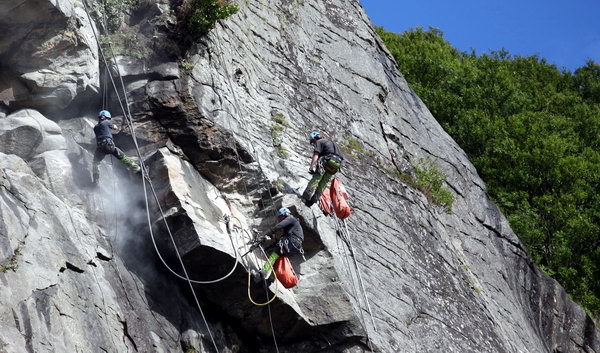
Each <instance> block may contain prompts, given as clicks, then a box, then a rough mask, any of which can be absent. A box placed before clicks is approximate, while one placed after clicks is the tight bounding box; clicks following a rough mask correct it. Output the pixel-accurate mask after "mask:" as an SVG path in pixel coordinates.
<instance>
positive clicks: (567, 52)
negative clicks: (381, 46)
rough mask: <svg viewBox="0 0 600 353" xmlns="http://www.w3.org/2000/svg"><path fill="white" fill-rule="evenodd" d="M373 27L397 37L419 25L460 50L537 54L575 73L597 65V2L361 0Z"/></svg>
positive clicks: (599, 6) (599, 28) (599, 56)
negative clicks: (589, 64)
mask: <svg viewBox="0 0 600 353" xmlns="http://www.w3.org/2000/svg"><path fill="white" fill-rule="evenodd" d="M360 3H361V4H362V6H363V7H364V9H365V10H366V12H367V14H368V15H369V17H370V18H371V21H372V22H373V24H375V25H377V26H383V27H384V28H385V29H386V30H388V31H391V32H397V33H401V32H403V31H406V30H408V29H409V28H414V27H416V26H422V27H423V28H428V27H429V26H433V27H436V28H439V29H441V30H442V31H443V32H444V38H445V39H446V40H447V41H449V42H450V43H451V44H452V45H453V46H454V47H456V48H458V49H459V50H463V51H470V49H471V48H473V49H475V51H476V52H477V54H478V55H481V54H482V53H485V52H489V50H500V49H502V48H505V49H507V50H508V51H509V52H510V53H511V54H513V55H522V56H530V55H533V54H538V55H539V56H540V57H542V58H545V59H546V60H547V61H548V62H549V63H550V64H555V65H556V66H557V67H558V68H559V69H562V68H565V69H567V70H570V71H574V70H575V69H577V68H578V67H580V66H583V65H584V64H585V62H586V60H587V59H592V60H594V61H595V62H596V63H600V0H546V1H542V0H520V1H519V0H502V1H501V0H456V1H449V0H420V1H419V0H360Z"/></svg>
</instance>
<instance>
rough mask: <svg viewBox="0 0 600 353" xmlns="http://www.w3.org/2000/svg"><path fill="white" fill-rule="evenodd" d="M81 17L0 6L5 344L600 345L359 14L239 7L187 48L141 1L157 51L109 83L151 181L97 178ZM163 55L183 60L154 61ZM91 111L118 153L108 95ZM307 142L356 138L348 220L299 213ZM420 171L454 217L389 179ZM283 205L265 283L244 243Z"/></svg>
mask: <svg viewBox="0 0 600 353" xmlns="http://www.w3.org/2000/svg"><path fill="white" fill-rule="evenodd" d="M77 4H78V3H77V2H75V1H71V0H59V1H56V0H52V1H50V0H36V1H33V0H27V1H5V2H3V3H2V4H0V15H1V16H2V19H4V18H6V21H4V20H3V21H2V22H0V23H2V25H0V26H2V27H3V26H5V25H6V26H8V25H12V26H16V27H15V28H19V30H18V31H17V32H16V33H17V34H16V35H15V36H14V38H12V37H11V38H2V39H1V40H0V57H1V58H2V67H1V69H2V78H3V80H0V81H2V82H3V85H4V86H5V87H3V88H2V91H1V93H0V97H1V98H2V101H3V104H4V105H3V106H1V107H0V108H1V109H0V142H1V144H0V281H1V282H2V286H1V287H0V303H1V304H0V352H78V351H83V352H135V351H137V352H187V351H188V349H192V348H193V349H195V351H197V352H213V351H215V348H214V347H213V342H214V344H215V345H216V346H217V349H218V351H220V352H275V351H279V352H290V353H291V352H366V351H376V352H442V351H444V352H445V351H456V352H532V353H533V352H535V353H537V352H600V333H599V331H598V329H597V328H596V327H595V325H594V323H593V321H592V320H591V319H590V318H589V317H588V316H586V314H585V313H584V311H583V310H582V309H581V308H580V307H578V306H577V305H576V304H575V303H573V302H571V301H570V300H569V299H568V297H567V295H566V293H565V292H564V290H563V289H562V288H561V287H560V286H559V285H558V284H557V283H556V282H555V281H554V280H552V279H551V278H549V277H548V276H546V275H545V274H543V273H542V272H541V271H540V270H539V269H537V268H536V267H535V265H534V264H533V263H532V261H531V258H530V257H529V255H528V254H527V252H526V250H525V249H524V248H523V246H522V244H521V243H520V241H519V240H518V238H517V237H516V236H515V235H514V233H513V232H512V230H511V229H510V227H509V225H508V223H507V221H506V219H505V218H504V216H503V215H502V214H501V213H500V211H499V210H498V209H497V207H496V206H495V205H494V204H493V203H491V202H490V201H489V199H488V198H487V195H486V190H485V185H484V183H483V182H482V180H481V179H480V178H479V177H478V175H477V172H476V170H475V169H474V167H473V166H472V164H471V163H470V162H469V161H468V159H467V157H466V155H465V154H464V152H463V151H462V150H461V149H460V148H459V147H458V146H457V144H456V143H455V142H454V141H453V140H452V139H451V138H450V137H449V136H448V135H447V134H446V133H445V132H444V131H443V130H442V129H441V127H440V126H439V125H438V124H437V122H436V121H435V119H434V118H433V117H432V116H431V114H430V113H429V111H428V110H427V108H426V107H425V106H424V105H423V103H422V102H421V101H420V100H419V98H418V97H417V96H416V95H415V94H414V92H413V91H412V90H411V89H410V88H409V87H408V86H407V84H406V81H405V80H404V79H403V77H402V76H401V74H400V73H398V72H397V70H396V66H395V63H394V61H393V59H392V58H391V56H390V55H389V53H388V52H387V51H386V49H385V48H384V47H383V45H382V43H381V41H380V40H379V39H378V37H377V35H376V34H375V32H374V31H373V29H372V26H371V24H370V23H369V21H368V19H367V16H366V15H365V13H364V11H363V10H362V8H361V7H360V5H359V4H358V3H357V2H347V1H340V0H305V1H280V0H272V1H269V2H246V3H244V4H240V12H239V13H238V14H236V15H235V16H233V17H232V18H231V19H229V20H227V21H224V22H223V23H221V24H218V25H217V27H216V28H215V29H214V30H213V31H211V33H210V34H209V35H208V36H207V37H205V38H201V39H199V40H198V41H197V42H196V43H194V44H189V43H188V42H186V41H180V40H179V39H180V38H178V37H177V33H176V32H173V31H174V30H175V26H173V19H174V18H175V15H174V14H176V13H177V11H178V10H177V9H178V5H179V4H178V3H177V2H176V1H172V2H170V1H166V0H164V1H144V2H141V5H140V7H139V8H138V9H137V10H136V11H134V12H133V13H131V14H130V15H131V18H130V19H129V21H126V23H129V25H123V26H124V28H126V29H127V30H128V31H137V32H136V33H138V34H137V35H139V36H140V38H142V39H140V41H141V42H144V43H145V42H146V41H148V40H149V38H150V37H149V36H151V35H152V36H157V37H159V38H162V39H164V43H161V44H162V45H163V46H160V47H158V46H153V47H152V48H151V49H152V50H154V52H153V54H152V55H150V56H149V57H148V58H145V59H139V58H133V57H127V56H120V57H118V58H117V60H116V61H115V62H114V64H113V67H112V68H111V72H114V73H117V72H119V73H120V74H121V75H122V76H123V80H124V82H123V83H124V86H125V87H126V88H127V94H128V101H129V102H130V109H131V110H132V115H133V116H132V118H133V125H134V129H135V136H136V137H137V141H138V142H139V147H140V152H141V155H142V158H143V159H144V164H145V165H146V167H147V169H148V171H149V179H150V180H151V184H150V183H146V184H143V183H144V179H143V178H141V177H140V176H135V175H130V174H129V173H128V172H127V171H126V170H125V169H124V168H123V167H122V166H121V165H120V163H118V162H117V161H116V160H114V159H111V158H110V157H108V156H107V157H106V158H105V160H104V163H103V165H102V167H101V183H100V185H99V186H97V187H93V186H92V185H91V180H90V172H89V170H90V165H91V159H92V154H93V152H94V145H95V144H94V139H93V134H92V127H93V125H94V124H95V117H94V114H95V112H94V113H91V114H79V113H74V112H75V111H88V110H92V111H96V110H99V107H101V106H102V95H101V94H100V93H98V94H95V93H94V92H95V91H98V82H99V81H98V77H99V72H100V68H99V67H98V62H97V54H96V47H95V44H94V43H93V40H92V39H91V37H90V32H89V30H90V29H91V28H92V27H91V25H90V24H89V23H88V22H87V17H86V16H85V12H83V8H82V7H81V6H78V5H77ZM41 29H45V30H44V31H42V30H41ZM2 33H8V32H6V31H3V32H2ZM27 33H31V35H28V34H27ZM69 38H70V39H69ZM143 38H145V39H143ZM17 39H18V40H20V41H21V42H23V41H24V43H25V44H24V45H22V46H21V47H19V48H17V46H16V44H15V43H17ZM48 43H50V44H52V43H54V44H52V45H50V44H48ZM90 43H91V44H90ZM169 45H175V46H178V47H179V48H181V47H182V46H184V48H185V50H184V51H183V52H184V53H185V54H182V55H184V57H181V58H178V59H174V58H172V57H169V58H168V59H163V58H164V57H163V56H162V55H159V54H160V53H163V51H164V49H165V47H168V46H169ZM44 48H47V50H46V49H44ZM60 48H62V49H60ZM59 49H60V50H59ZM42 51H43V54H44V55H41V54H40V53H42ZM26 56H33V57H35V58H38V57H41V56H43V59H41V58H40V59H39V60H38V59H36V60H32V61H29V62H27V63H25V61H23V60H22V58H23V57H26ZM177 60H179V63H177ZM117 68H118V70H117ZM47 75H50V76H47ZM16 92H18V94H17V93H16ZM90 94H91V95H90ZM120 96H121V97H122V93H120ZM89 97H92V99H90V98H89ZM79 102H85V105H86V106H85V107H77V108H78V109H70V108H72V107H73V105H78V104H79ZM90 105H91V106H90ZM67 106H69V109H65V110H61V111H57V110H56V109H55V108H65V107H67ZM97 107H98V108H97ZM21 108H26V109H21ZM108 109H110V110H111V111H112V112H113V115H114V116H115V118H114V119H113V120H114V121H115V122H116V123H117V124H118V125H120V128H119V130H118V132H115V134H114V139H115V142H116V144H117V145H118V146H120V147H122V148H123V149H124V150H125V151H126V153H127V154H128V155H130V156H135V155H137V151H136V150H135V149H134V148H133V147H134V144H133V143H132V138H131V137H132V131H130V129H129V128H128V127H127V124H126V122H125V120H124V117H123V112H122V111H121V110H120V107H119V105H118V100H117V99H116V97H115V96H113V97H111V98H110V99H109V103H108ZM313 130H318V131H322V132H324V133H326V134H327V135H328V136H330V137H331V138H332V139H333V140H334V141H336V142H338V143H339V144H340V145H346V146H352V145H354V144H355V142H356V141H358V142H359V143H360V144H361V145H362V148H358V149H356V148H355V149H352V148H350V147H348V148H345V150H346V159H345V162H344V167H343V169H342V172H341V173H340V174H339V176H340V177H341V178H342V179H343V182H344V184H345V185H346V188H347V190H348V192H349V193H350V195H351V197H352V198H351V200H350V202H351V205H352V207H353V213H352V215H351V216H350V217H349V218H348V219H347V220H346V221H343V222H342V221H339V220H336V219H334V218H331V217H325V216H323V214H322V213H321V212H320V210H318V208H317V207H316V206H313V208H310V209H309V208H307V207H305V206H304V205H303V204H302V203H301V202H299V199H298V195H299V193H301V192H302V191H303V188H304V186H305V185H306V182H307V180H308V178H309V177H310V175H308V173H307V172H306V169H307V167H308V160H309V157H310V155H311V148H310V145H309V144H308V142H307V140H306V135H307V133H308V132H310V131H313ZM423 158H425V159H428V160H430V161H432V163H434V164H435V165H436V166H437V168H439V169H440V170H442V171H443V172H444V173H446V174H447V175H448V179H447V185H446V186H447V187H448V188H449V189H450V190H451V191H452V192H453V194H454V195H455V197H456V200H455V202H454V204H453V206H452V213H446V212H444V210H443V209H442V208H441V207H439V206H436V205H434V204H432V203H430V202H429V201H428V199H427V198H426V197H425V196H424V195H423V194H422V193H421V192H419V191H418V190H416V189H414V188H412V187H410V186H409V185H406V184H404V183H403V182H402V181H400V180H399V179H397V178H396V177H395V176H394V173H392V172H390V170H396V169H398V170H400V171H403V172H406V173H411V172H412V170H413V168H414V166H413V165H414V163H416V161H418V160H420V159H423ZM143 186H145V188H143ZM153 192H155V193H156V199H157V200H158V202H159V205H160V209H159V207H157V204H156V203H155V200H154V195H153ZM144 195H146V196H147V200H148V204H147V205H148V206H147V207H148V211H149V217H147V215H146V198H144ZM282 206H283V207H288V208H290V209H291V210H292V212H293V214H294V215H295V216H296V217H298V218H299V220H300V222H301V224H302V226H303V229H304V232H305V242H304V250H305V254H304V257H305V259H303V258H302V257H299V256H296V257H294V258H292V262H293V264H294V266H295V268H296V270H297V272H298V273H299V275H300V278H301V279H300V282H299V284H298V286H296V287H295V288H292V289H284V288H283V287H282V286H281V285H279V284H278V283H271V284H270V285H269V286H268V288H265V287H264V285H263V284H262V283H254V281H252V280H251V278H250V276H248V271H249V270H252V269H257V268H259V267H262V265H263V263H264V261H265V254H264V253H262V252H261V251H260V250H258V249H255V250H253V251H252V250H251V249H249V245H248V243H249V241H250V240H251V238H252V237H253V236H254V232H257V233H259V234H260V233H262V232H264V231H266V230H268V229H269V228H271V227H272V226H273V225H274V223H275V217H274V212H275V210H276V209H277V208H279V207H282ZM254 229H256V230H254ZM171 235H172V238H171ZM249 250H251V251H249ZM248 251H249V252H248ZM246 253H247V255H245V256H243V257H242V254H246ZM178 254H179V255H178ZM157 255H160V256H157ZM351 255H353V256H351ZM178 256H181V262H180V261H179V258H178ZM355 261H356V262H355ZM182 264H183V265H184V266H185V270H186V271H185V273H187V274H188V275H189V278H190V279H191V282H190V283H188V282H187V280H185V278H186V277H185V275H184V274H185V273H184V271H183V270H184V269H183V268H182ZM178 277H179V278H178ZM182 278H183V279H182ZM216 280H219V281H216ZM207 282H215V283H207ZM190 287H192V288H194V296H192V291H191V290H190ZM363 289H364V293H363ZM274 295H276V296H277V297H276V298H275V299H273V301H272V302H271V304H269V305H268V306H259V305H255V304H253V303H252V301H254V302H255V303H259V304H260V303H265V302H267V301H269V300H270V299H272V298H273V296H274ZM198 307H200V308H202V313H201V312H200V311H199V309H198ZM205 320H206V321H205ZM273 334H274V337H275V339H276V341H277V348H275V341H274V339H273Z"/></svg>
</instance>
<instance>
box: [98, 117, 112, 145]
mask: <svg viewBox="0 0 600 353" xmlns="http://www.w3.org/2000/svg"><path fill="white" fill-rule="evenodd" d="M113 126H114V125H113V123H111V122H110V121H108V120H101V121H99V122H98V124H97V125H96V126H94V133H95V134H96V142H102V141H103V140H106V139H112V132H111V131H110V129H112V128H113Z"/></svg>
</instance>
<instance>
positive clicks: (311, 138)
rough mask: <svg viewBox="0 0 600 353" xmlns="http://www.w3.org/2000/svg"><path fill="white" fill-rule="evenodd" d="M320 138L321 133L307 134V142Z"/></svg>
mask: <svg viewBox="0 0 600 353" xmlns="http://www.w3.org/2000/svg"><path fill="white" fill-rule="evenodd" d="M320 136H321V133H320V132H318V131H313V132H311V133H310V134H308V140H309V141H312V140H314V139H316V138H317V137H320Z"/></svg>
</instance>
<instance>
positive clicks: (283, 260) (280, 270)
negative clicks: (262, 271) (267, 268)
mask: <svg viewBox="0 0 600 353" xmlns="http://www.w3.org/2000/svg"><path fill="white" fill-rule="evenodd" d="M274 271H275V276H276V277H277V280H279V282H281V284H283V286H284V287H285V288H292V287H294V286H296V284H298V275H297V274H296V271H294V268H293V267H292V263H291V262H290V259H288V257H287V256H280V257H279V258H278V259H277V261H275V266H274Z"/></svg>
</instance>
